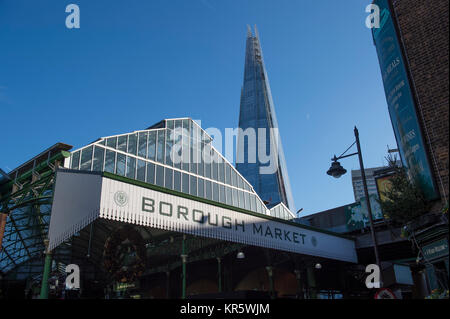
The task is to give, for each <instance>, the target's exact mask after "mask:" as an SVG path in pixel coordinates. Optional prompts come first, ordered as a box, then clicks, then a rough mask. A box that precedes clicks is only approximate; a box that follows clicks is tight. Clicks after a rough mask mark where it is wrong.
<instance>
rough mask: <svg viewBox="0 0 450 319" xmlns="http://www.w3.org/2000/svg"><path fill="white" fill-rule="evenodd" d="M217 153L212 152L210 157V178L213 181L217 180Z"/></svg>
mask: <svg viewBox="0 0 450 319" xmlns="http://www.w3.org/2000/svg"><path fill="white" fill-rule="evenodd" d="M217 158H218V157H217V153H216V152H215V151H213V155H212V163H211V165H212V178H213V180H215V181H217V180H219V166H218V165H219V164H218V163H217Z"/></svg>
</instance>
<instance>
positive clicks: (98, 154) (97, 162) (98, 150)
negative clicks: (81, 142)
mask: <svg viewBox="0 0 450 319" xmlns="http://www.w3.org/2000/svg"><path fill="white" fill-rule="evenodd" d="M104 155H105V149H104V148H103V147H98V146H96V147H95V148H94V163H93V164H92V170H93V171H97V172H100V171H103V157H104Z"/></svg>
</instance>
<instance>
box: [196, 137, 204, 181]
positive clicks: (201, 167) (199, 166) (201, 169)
mask: <svg viewBox="0 0 450 319" xmlns="http://www.w3.org/2000/svg"><path fill="white" fill-rule="evenodd" d="M198 146H199V148H198V150H197V152H198V153H197V156H198V164H197V169H198V175H200V176H205V163H204V161H203V152H204V146H205V145H204V144H203V143H199V144H198Z"/></svg>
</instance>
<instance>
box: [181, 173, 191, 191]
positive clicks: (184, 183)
mask: <svg viewBox="0 0 450 319" xmlns="http://www.w3.org/2000/svg"><path fill="white" fill-rule="evenodd" d="M182 174H183V177H182V178H183V180H182V181H181V189H182V192H183V193H185V194H189V175H188V174H184V173H182Z"/></svg>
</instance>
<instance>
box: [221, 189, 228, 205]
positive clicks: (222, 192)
mask: <svg viewBox="0 0 450 319" xmlns="http://www.w3.org/2000/svg"><path fill="white" fill-rule="evenodd" d="M219 200H220V202H221V203H224V204H226V202H227V201H226V197H225V186H223V185H219Z"/></svg>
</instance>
